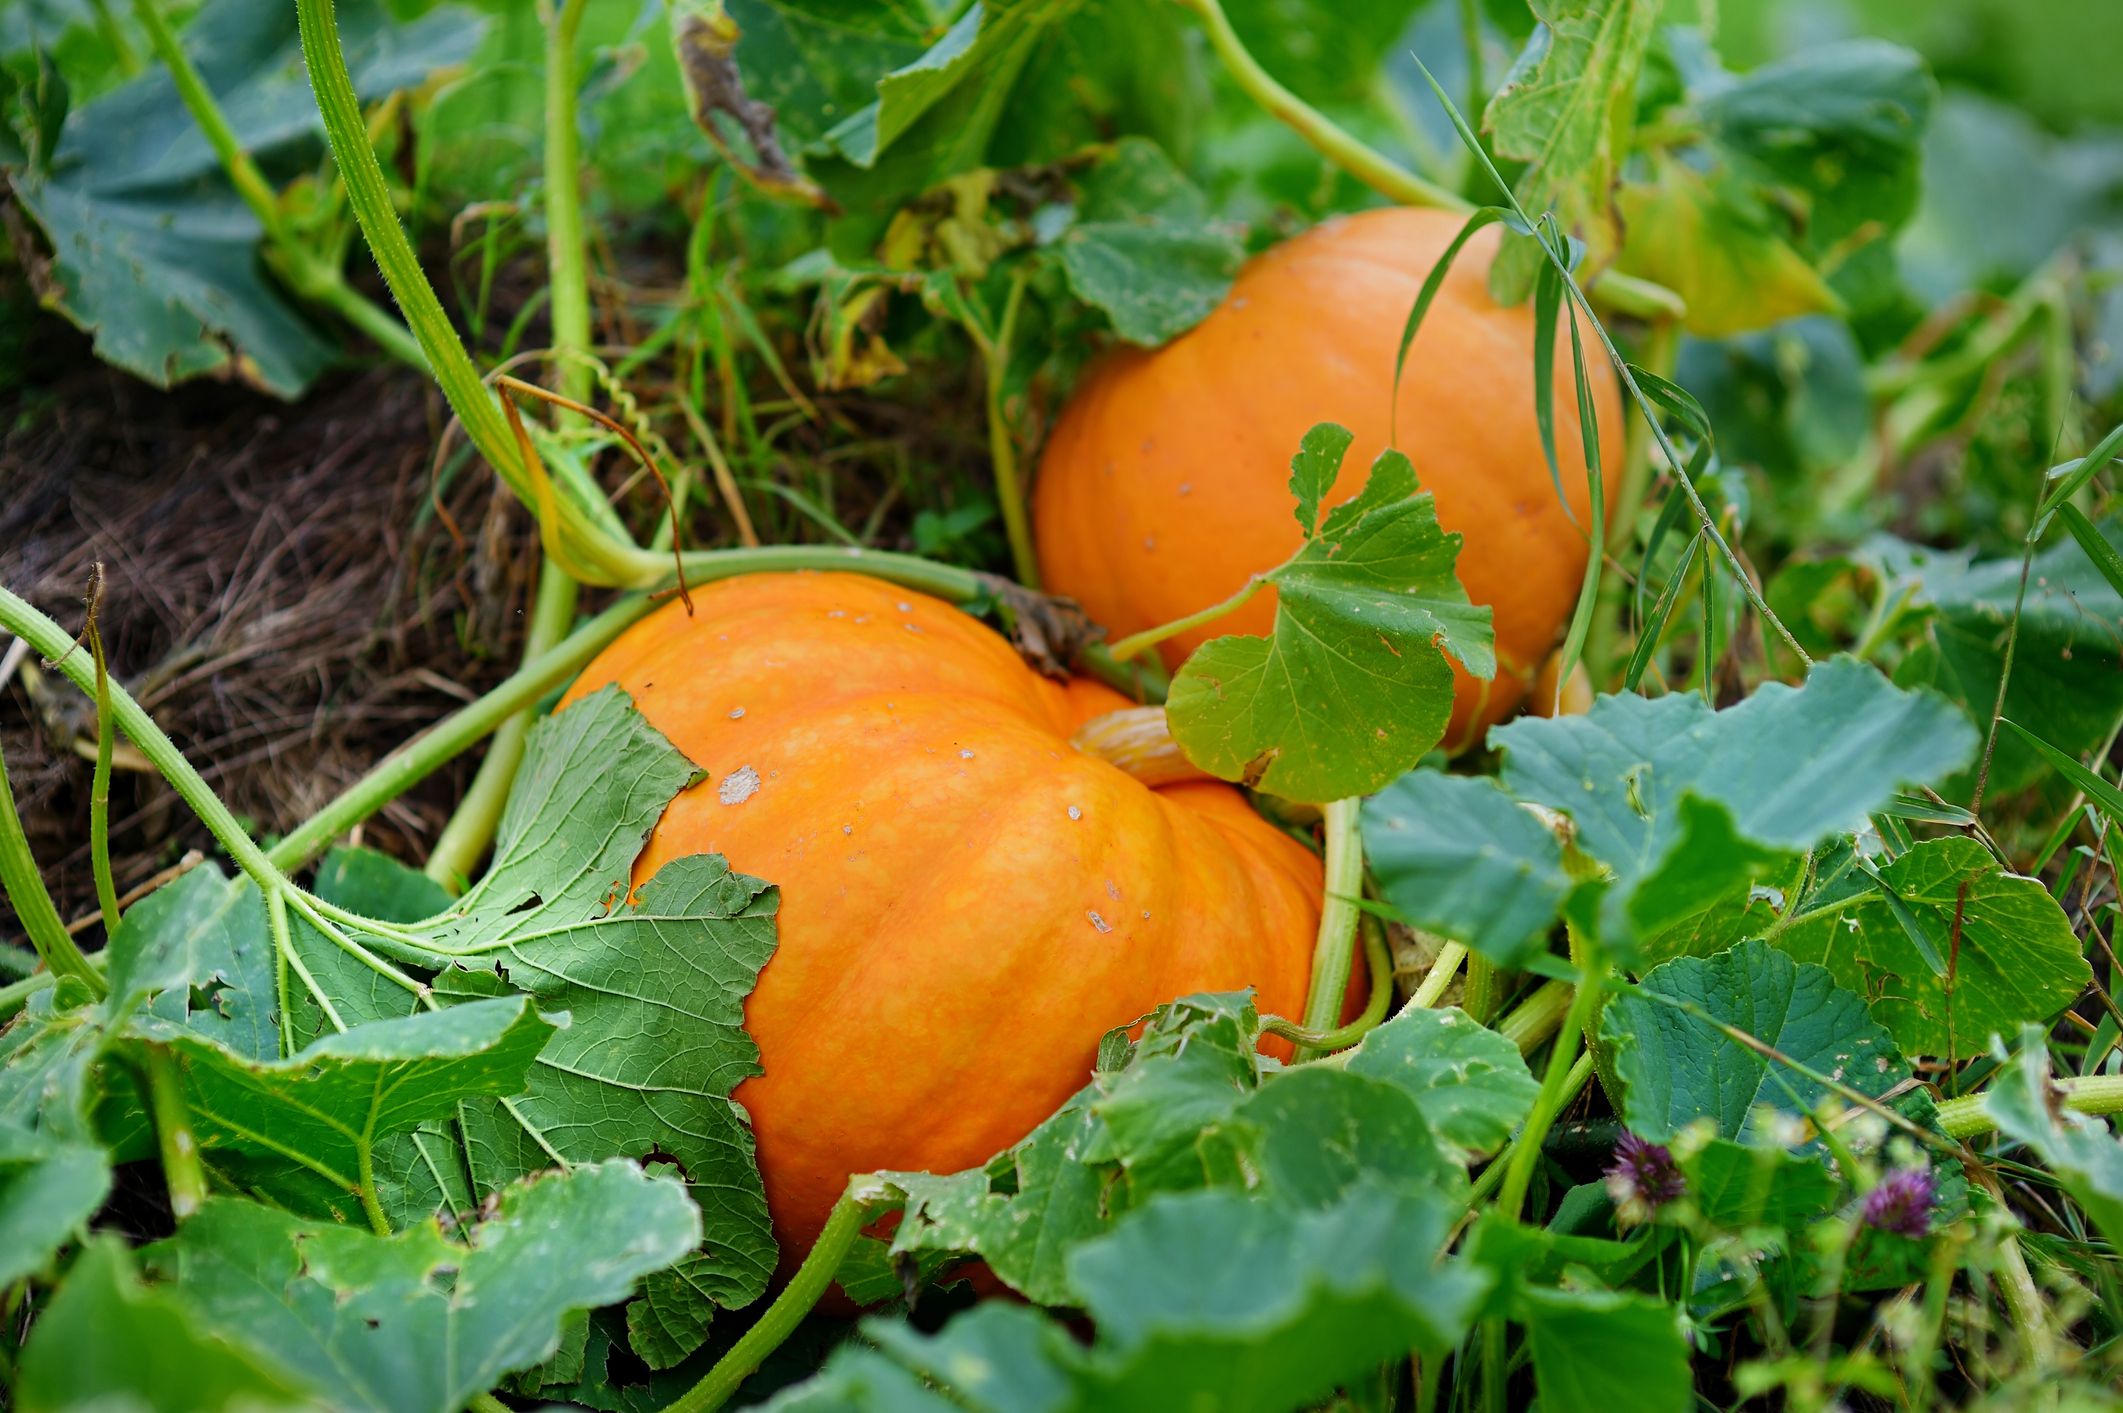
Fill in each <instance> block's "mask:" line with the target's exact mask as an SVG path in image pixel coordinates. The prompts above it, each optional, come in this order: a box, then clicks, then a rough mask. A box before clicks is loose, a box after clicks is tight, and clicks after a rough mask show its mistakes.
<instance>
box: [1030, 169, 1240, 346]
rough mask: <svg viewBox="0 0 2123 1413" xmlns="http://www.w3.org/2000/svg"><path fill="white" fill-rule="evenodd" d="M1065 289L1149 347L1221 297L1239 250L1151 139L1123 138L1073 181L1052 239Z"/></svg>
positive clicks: (1124, 333)
mask: <svg viewBox="0 0 2123 1413" xmlns="http://www.w3.org/2000/svg"><path fill="white" fill-rule="evenodd" d="M1054 248H1055V250H1056V252H1057V258H1058V260H1059V262H1060V264H1061V268H1062V272H1063V274H1064V275H1066V276H1067V277H1068V281H1069V288H1070V289H1071V290H1073V291H1074V292H1075V294H1076V297H1077V298H1079V299H1081V300H1082V301H1083V302H1084V303H1086V304H1088V305H1091V306H1092V307H1094V308H1096V309H1099V310H1101V311H1103V312H1104V313H1105V315H1106V316H1107V317H1108V318H1109V319H1111V320H1112V321H1113V329H1114V332H1116V333H1118V334H1119V335H1120V336H1121V337H1122V338H1124V339H1126V340H1127V341H1128V342H1130V343H1137V344H1145V345H1149V346H1152V347H1154V346H1156V345H1157V344H1161V343H1164V342H1165V341H1166V340H1168V339H1171V338H1174V337H1176V336H1178V335H1179V334H1182V333H1184V332H1186V331H1187V330H1188V329H1190V328H1192V327H1193V326H1194V325H1196V324H1198V323H1200V322H1201V321H1202V320H1203V319H1205V318H1207V317H1208V315H1209V312H1210V311H1211V310H1213V309H1214V308H1216V306H1217V305H1218V304H1219V303H1220V302H1222V300H1223V297H1224V292H1225V291H1226V290H1228V289H1229V288H1230V287H1231V277H1232V276H1233V275H1235V274H1236V273H1237V272H1238V266H1239V262H1240V260H1241V259H1242V258H1243V257H1244V254H1245V252H1244V250H1243V248H1242V247H1241V246H1240V244H1239V241H1238V237H1237V235H1236V234H1235V233H1233V232H1232V231H1231V230H1230V229H1228V228H1226V227H1223V226H1220V225H1217V224H1215V223H1214V222H1212V221H1211V220H1210V219H1209V211H1208V202H1207V200H1206V199H1205V198H1204V197H1203V196H1202V194H1201V192H1200V191H1199V190H1197V189H1196V188H1195V187H1194V185H1193V184H1192V183H1190V182H1189V181H1188V180H1187V178H1186V175H1185V173H1183V172H1182V171H1180V169H1179V168H1178V167H1177V166H1175V165H1173V163H1172V160H1171V159H1170V158H1169V157H1167V156H1166V155H1165V154H1164V152H1163V151H1161V150H1160V149H1159V148H1158V147H1157V146H1156V145H1155V144H1154V143H1151V142H1149V141H1146V140H1145V139H1142V138H1126V139H1123V140H1122V141H1121V143H1120V144H1119V145H1118V146H1116V147H1115V149H1114V151H1113V153H1112V155H1111V156H1109V157H1107V158H1106V159H1105V160H1103V161H1101V162H1100V163H1099V164H1098V165H1097V166H1095V167H1093V168H1092V169H1091V170H1090V172H1089V173H1088V174H1086V176H1085V177H1084V179H1083V181H1082V183H1081V184H1080V196H1079V199H1078V205H1077V210H1076V220H1075V222H1074V223H1073V224H1072V225H1071V226H1070V227H1069V229H1068V230H1067V231H1066V232H1064V233H1063V235H1062V236H1061V238H1060V240H1059V241H1058V242H1057V243H1056V245H1055V247H1054Z"/></svg>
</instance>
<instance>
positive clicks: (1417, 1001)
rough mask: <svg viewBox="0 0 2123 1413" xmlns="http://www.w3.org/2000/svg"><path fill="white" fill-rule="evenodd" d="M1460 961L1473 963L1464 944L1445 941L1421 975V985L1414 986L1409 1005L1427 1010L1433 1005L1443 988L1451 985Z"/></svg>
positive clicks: (1443, 992)
mask: <svg viewBox="0 0 2123 1413" xmlns="http://www.w3.org/2000/svg"><path fill="white" fill-rule="evenodd" d="M1461 962H1467V963H1468V964H1469V965H1470V966H1471V965H1472V964H1473V958H1472V957H1471V956H1469V955H1468V952H1467V948H1466V947H1465V945H1463V944H1461V943H1458V942H1447V943H1446V944H1445V945H1444V946H1442V947H1440V948H1439V949H1438V953H1437V960H1436V961H1434V962H1432V963H1431V964H1430V970H1429V971H1428V972H1426V973H1424V975H1423V983H1422V985H1420V986H1418V987H1416V988H1415V994H1414V995H1413V996H1410V997H1409V998H1408V1005H1409V1007H1410V1008H1411V1009H1413V1010H1418V1011H1427V1010H1429V1009H1430V1008H1431V1007H1433V1006H1435V1005H1436V1004H1437V1003H1438V1001H1439V1000H1440V999H1441V998H1442V997H1443V996H1444V994H1445V988H1446V987H1448V986H1450V985H1452V978H1453V977H1455V976H1457V975H1458V974H1459V970H1460V963H1461Z"/></svg>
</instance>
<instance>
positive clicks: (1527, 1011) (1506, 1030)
mask: <svg viewBox="0 0 2123 1413" xmlns="http://www.w3.org/2000/svg"><path fill="white" fill-rule="evenodd" d="M1570 998H1571V987H1570V983H1569V982H1567V981H1544V982H1542V983H1541V984H1540V985H1539V986H1538V987H1536V988H1534V991H1533V994H1531V995H1530V996H1528V997H1527V998H1526V999H1525V1000H1523V1001H1521V1002H1519V1003H1518V1004H1517V1005H1516V1006H1514V1007H1512V1008H1511V1009H1510V1010H1508V1011H1506V1012H1505V1013H1504V1014H1503V1015H1502V1016H1501V1017H1499V1018H1498V1020H1497V1023H1496V1033H1497V1034H1499V1035H1501V1036H1503V1037H1504V1038H1505V1039H1506V1040H1508V1041H1510V1042H1511V1043H1512V1044H1514V1045H1516V1046H1518V1047H1519V1053H1520V1054H1521V1055H1530V1054H1532V1053H1533V1052H1534V1051H1536V1050H1538V1049H1540V1048H1541V1042H1543V1041H1544V1040H1546V1039H1547V1038H1548V1037H1549V1036H1551V1035H1553V1034H1555V1033H1556V1031H1557V1030H1558V1029H1559V1028H1560V1027H1561V1026H1562V1024H1563V1016H1564V1015H1565V1014H1566V1013H1567V1012H1568V1011H1569V1010H1570Z"/></svg>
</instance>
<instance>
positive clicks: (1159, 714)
mask: <svg viewBox="0 0 2123 1413" xmlns="http://www.w3.org/2000/svg"><path fill="white" fill-rule="evenodd" d="M1069 744H1070V745H1072V746H1074V747H1076V749H1078V750H1079V751H1082V752H1083V753H1084V754H1085V755H1087V756H1097V757H1098V758H1099V759H1100V760H1102V761H1104V762H1106V764H1108V765H1111V766H1114V767H1116V768H1117V769H1119V770H1121V771H1122V772H1124V773H1125V774H1127V775H1129V776H1131V777H1133V778H1134V779H1136V780H1140V781H1141V782H1142V783H1143V784H1145V785H1148V786H1150V787H1151V788H1153V789H1155V788H1156V787H1157V786H1159V785H1176V784H1178V783H1180V782H1181V781H1183V780H1214V779H1216V777H1215V776H1213V775H1211V774H1210V773H1209V772H1208V771H1206V770H1203V769H1202V768H1201V767H1200V766H1198V765H1196V764H1195V763H1194V762H1193V761H1191V760H1188V759H1187V758H1186V756H1184V755H1183V754H1181V753H1180V749H1179V742H1177V741H1175V740H1173V739H1172V728H1171V726H1170V725H1169V724H1168V723H1167V722H1166V720H1165V709H1164V708H1163V707H1161V706H1140V707H1122V708H1121V709H1120V710H1118V711H1109V712H1107V713H1105V714H1104V715H1103V716H1094V717H1092V718H1091V719H1090V720H1089V721H1087V722H1085V723H1084V724H1083V725H1081V726H1079V727H1077V728H1076V734H1075V735H1074V736H1071V737H1070V738H1069Z"/></svg>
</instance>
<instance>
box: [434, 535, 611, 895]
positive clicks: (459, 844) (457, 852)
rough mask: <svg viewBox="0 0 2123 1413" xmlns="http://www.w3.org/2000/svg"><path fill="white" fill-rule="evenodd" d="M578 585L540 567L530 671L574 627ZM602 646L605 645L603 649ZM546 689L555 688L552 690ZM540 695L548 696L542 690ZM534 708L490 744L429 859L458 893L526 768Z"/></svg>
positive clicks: (437, 876)
mask: <svg viewBox="0 0 2123 1413" xmlns="http://www.w3.org/2000/svg"><path fill="white" fill-rule="evenodd" d="M579 597H580V591H579V586H578V585H577V584H576V582H575V581H574V580H573V579H571V578H569V577H568V575H567V573H566V571H564V570H562V569H561V568H560V566H559V565H557V564H555V563H553V561H552V560H550V559H548V560H547V561H545V563H543V564H541V565H540V566H539V567H538V597H537V600H536V601H535V602H534V603H533V605H532V608H531V622H530V626H529V627H528V628H527V629H526V630H525V632H524V636H523V660H524V665H525V667H526V668H528V667H530V666H531V665H532V664H533V663H536V662H538V661H540V660H541V659H542V658H544V657H545V656H546V654H548V653H550V652H551V651H552V650H553V649H554V648H555V647H556V646H558V645H559V644H560V643H561V642H563V641H565V639H566V637H567V633H568V629H570V628H571V627H573V626H574V622H575V605H576V602H577V600H578V599H579ZM600 646H601V645H600ZM547 690H550V688H548V689H547ZM539 695H541V696H542V695H544V693H543V692H541V693H540V694H539ZM532 711H533V709H532V708H531V707H529V706H526V707H525V708H523V709H522V710H520V711H518V712H517V713H516V714H515V715H514V716H511V717H510V718H509V719H508V720H507V721H504V722H503V723H501V729H500V730H498V731H496V732H495V733H494V739H493V741H492V742H491V743H490V744H489V745H488V746H487V754H486V759H484V760H482V761H481V762H480V763H479V771H478V773H477V774H476V775H474V776H473V777H472V784H471V788H469V789H468V790H466V791H465V793H464V798H463V799H461V800H459V801H458V802H457V808H456V809H455V810H454V811H452V812H451V814H450V819H449V823H447V824H445V825H444V826H443V829H442V833H441V834H440V835H439V836H437V837H436V840H435V847H434V849H433V851H432V852H430V853H429V855H428V863H427V875H428V877H430V878H432V879H434V880H435V881H436V882H438V883H440V884H442V885H443V886H444V887H445V888H448V889H450V890H452V891H453V892H454V891H456V890H458V889H460V888H462V887H463V886H464V884H465V883H466V882H468V881H469V880H470V878H471V876H472V870H473V868H475V867H476V866H477V865H478V863H479V859H480V856H481V855H483V854H484V853H486V851H487V846H488V845H489V844H492V843H493V842H494V831H495V829H496V828H497V827H498V826H499V825H500V823H501V809H502V806H503V805H504V804H506V803H507V802H508V798H509V789H510V787H511V786H513V785H514V784H515V783H516V768H517V767H518V766H520V765H522V764H523V747H524V742H525V741H527V740H528V739H529V738H530V734H531V720H532Z"/></svg>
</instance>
